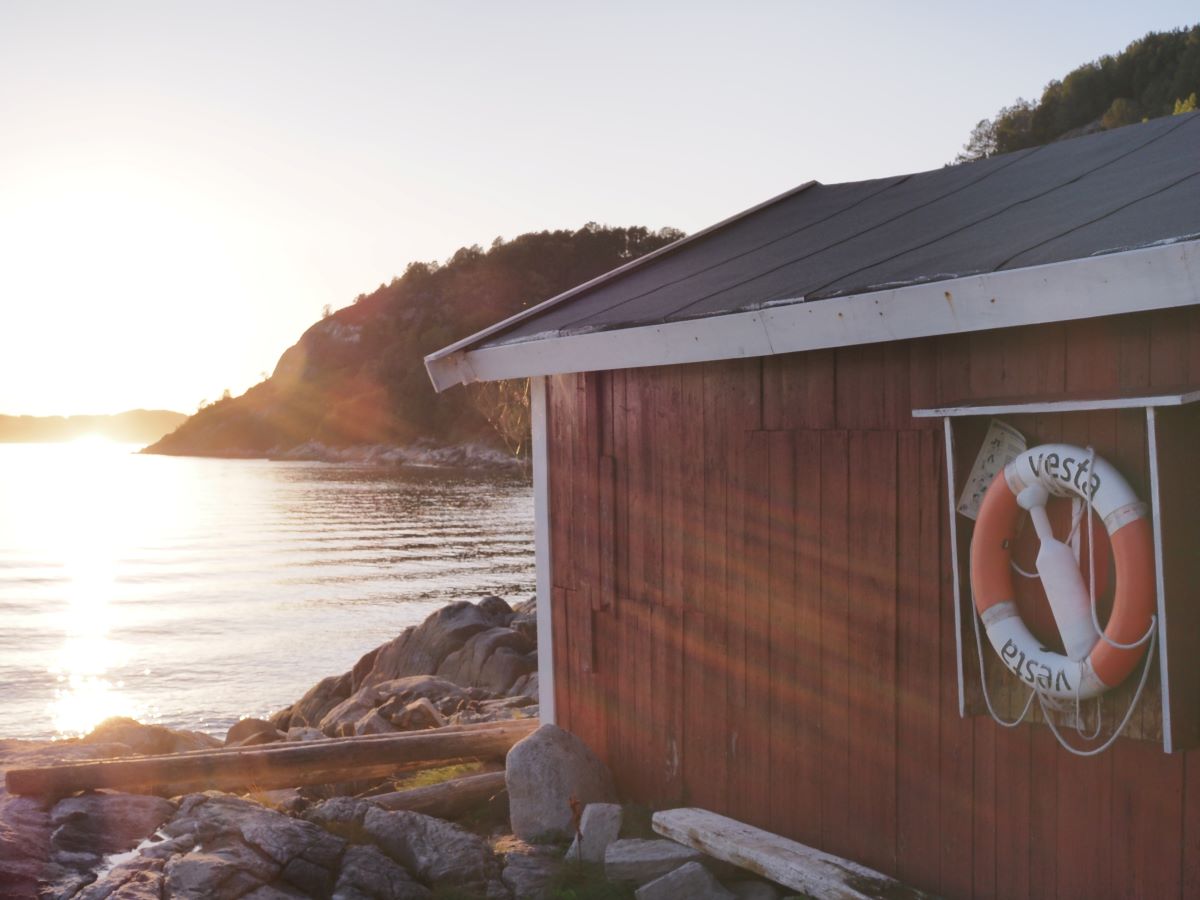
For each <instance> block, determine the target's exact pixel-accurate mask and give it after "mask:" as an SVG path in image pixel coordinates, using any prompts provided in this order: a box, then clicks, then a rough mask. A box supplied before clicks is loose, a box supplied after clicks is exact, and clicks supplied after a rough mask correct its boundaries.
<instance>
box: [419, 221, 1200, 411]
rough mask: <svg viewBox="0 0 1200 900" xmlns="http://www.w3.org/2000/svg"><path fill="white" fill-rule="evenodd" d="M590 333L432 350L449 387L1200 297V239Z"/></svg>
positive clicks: (960, 329)
mask: <svg viewBox="0 0 1200 900" xmlns="http://www.w3.org/2000/svg"><path fill="white" fill-rule="evenodd" d="M803 299H804V298H803V297H796V298H794V301H790V302H789V301H785V302H782V303H781V304H779V305H772V306H771V307H770V308H766V309H761V310H755V311H751V312H741V313H729V314H726V315H718V316H710V317H707V318H701V319H694V320H687V321H680V322H666V323H662V324H658V325H643V326H638V327H633V328H619V329H614V330H612V331H603V332H595V333H591V334H573V335H560V334H558V333H557V332H551V333H548V334H546V335H544V336H541V337H537V338H533V339H530V340H526V341H522V342H519V343H512V344H502V345H497V346H491V347H486V348H477V349H471V348H473V347H477V345H478V343H479V342H480V341H482V340H484V339H486V338H487V337H488V336H489V335H490V334H492V333H494V332H493V331H492V330H489V331H486V332H480V333H479V334H477V335H474V336H473V337H470V338H467V339H466V340H465V341H460V342H459V343H458V344H454V345H451V346H450V347H447V348H445V349H443V350H439V351H438V352H437V353H433V354H430V355H429V356H427V357H426V358H425V366H426V369H427V370H428V371H429V377H430V378H431V379H432V381H433V384H434V387H436V388H437V389H438V390H439V391H440V390H445V389H446V388H448V387H450V386H451V385H454V384H459V383H464V382H467V381H471V380H480V381H493V380H498V379H503V378H523V377H526V376H530V375H554V374H562V373H567V372H593V371H601V370H609V369H629V368H637V367H640V366H659V365H670V364H677V363H693V362H708V361H711V360H718V359H736V358H740V357H751V356H771V355H774V354H778V353H794V352H798V351H803V350H818V349H825V348H830V347H846V346H853V345H858V344H873V343H880V342H886V341H897V340H907V339H910V338H920V337H929V336H931V335H939V334H963V333H967V332H972V331H985V330H988V329H993V328H1010V327H1013V326H1017V325H1037V324H1045V323H1050V322H1069V321H1074V320H1077V319H1089V318H1095V317H1097V316H1111V315H1119V314H1122V313H1130V312H1140V311H1145V310H1153V309H1168V308H1171V307H1178V306H1190V305H1195V304H1200V241H1181V242H1179V243H1175V244H1166V245H1163V246H1156V247H1146V248H1143V249H1140V250H1127V251H1125V252H1122V253H1110V254H1108V255H1106V256H1097V257H1088V258H1086V259H1074V260H1067V261H1065V262H1059V263H1051V264H1048V265H1044V266H1030V267H1028V268H1024V269H1012V270H1007V271H1002V272H989V273H985V274H981V275H972V276H968V277H964V278H951V279H947V280H945V281H937V282H930V283H927V284H914V285H908V286H906V287H900V288H893V289H887V290H878V291H871V292H869V293H864V294H853V295H849V296H845V297H834V298H832V299H828V300H813V301H809V302H801V301H803Z"/></svg>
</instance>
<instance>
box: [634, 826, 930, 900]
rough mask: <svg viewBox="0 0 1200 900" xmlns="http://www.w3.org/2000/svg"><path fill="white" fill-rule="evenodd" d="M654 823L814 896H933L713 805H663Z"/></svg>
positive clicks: (890, 899) (854, 899) (860, 899)
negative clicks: (713, 809)
mask: <svg viewBox="0 0 1200 900" xmlns="http://www.w3.org/2000/svg"><path fill="white" fill-rule="evenodd" d="M652 824H653V827H654V830H655V831H656V832H658V833H659V834H661V835H662V836H663V837H668V838H670V839H671V840H673V841H677V842H678V843H680V844H684V845H685V846H688V847H694V848H695V849H697V850H700V851H703V852H704V853H707V854H708V855H709V856H713V857H716V858H717V859H722V860H725V861H726V862H730V863H733V864H734V865H735V866H741V867H742V868H743V869H749V870H750V871H751V872H754V873H755V874H758V875H762V876H763V877H764V878H769V879H770V880H771V881H775V882H778V883H779V884H782V885H786V886H787V887H790V888H793V889H795V890H797V891H800V892H801V893H803V894H811V895H812V896H814V897H827V898H832V900H872V898H879V897H886V898H887V900H925V898H928V897H929V896H930V895H928V894H925V893H922V892H921V891H918V890H917V889H915V888H911V887H909V886H907V885H905V884H901V883H900V882H899V881H896V879H894V878H891V877H889V876H887V875H884V874H883V873H882V872H876V871H875V870H873V869H868V868H867V867H866V866H860V865H859V864H858V863H854V862H850V860H847V859H842V858H841V857H840V856H834V855H833V854H831V853H822V852H821V851H820V850H815V849H813V848H812V847H807V846H805V845H804V844H800V843H797V842H796V841H793V840H789V839H788V838H785V837H782V836H780V835H778V834H771V833H770V832H769V831H763V830H762V829H761V828H755V827H753V826H751V825H746V824H745V823H743V822H738V821H737V820H736V819H730V818H727V817H725V816H719V815H717V814H716V813H711V812H708V811H707V810H703V809H668V810H663V811H662V812H657V813H655V814H654V817H653V819H652Z"/></svg>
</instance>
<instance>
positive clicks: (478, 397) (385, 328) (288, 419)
mask: <svg viewBox="0 0 1200 900" xmlns="http://www.w3.org/2000/svg"><path fill="white" fill-rule="evenodd" d="M681 236H682V232H679V231H676V230H675V229H671V228H664V229H661V230H659V231H651V230H649V229H647V228H642V227H632V228H609V227H602V226H598V225H596V224H594V223H589V224H588V225H586V226H584V227H583V228H581V229H579V230H578V231H574V232H571V231H542V232H536V233H530V234H524V235H521V236H520V237H518V238H514V239H513V240H511V241H501V240H499V239H497V240H496V241H495V242H494V243H493V244H492V246H491V248H490V249H488V250H486V251H485V250H483V249H482V248H480V247H478V246H474V247H464V248H462V249H460V250H459V251H458V252H457V253H455V254H454V255H453V256H452V257H450V259H448V260H447V261H446V262H445V263H444V264H441V265H438V264H436V263H422V262H414V263H410V264H409V265H408V268H406V269H405V271H404V274H403V275H402V276H400V277H399V278H395V279H393V281H392V283H391V284H387V285H380V286H379V288H378V289H377V290H375V291H374V292H373V293H371V294H365V295H360V296H359V297H358V298H357V299H356V300H355V301H354V303H353V304H352V305H351V306H347V307H346V308H344V309H339V310H337V311H336V312H331V313H330V314H329V315H327V316H326V317H325V318H323V319H322V320H321V321H319V322H317V323H316V324H315V325H313V326H312V327H311V328H309V329H308V331H306V332H305V333H304V334H303V336H301V338H300V340H299V341H298V342H297V343H296V344H295V345H294V346H293V347H291V348H289V349H288V350H287V351H286V352H285V353H284V354H283V356H282V357H280V359H279V362H278V364H277V365H276V367H275V371H274V373H273V374H272V375H271V377H270V378H268V379H267V380H266V381H263V382H261V383H260V384H258V385H255V386H254V387H252V388H251V389H250V390H248V391H247V392H246V393H245V394H243V395H241V396H240V397H225V398H223V399H221V400H218V401H217V402H216V403H213V404H211V405H209V406H206V407H204V408H203V409H201V410H199V411H198V412H197V413H196V414H195V415H194V416H192V417H191V418H190V419H188V421H187V422H185V423H184V424H183V425H182V426H180V427H179V428H178V429H177V430H176V431H174V432H173V433H171V434H169V435H167V436H166V437H164V438H163V439H162V440H160V441H159V442H158V443H157V444H154V445H153V446H152V447H150V448H147V452H151V453H167V454H177V455H200V456H293V457H295V456H317V457H320V456H323V455H324V456H330V457H331V458H338V455H337V452H336V451H338V450H343V449H346V448H363V447H378V446H381V445H386V446H393V447H403V446H410V445H414V444H419V445H427V446H428V445H432V446H448V445H461V444H470V443H476V444H484V445H489V446H493V447H497V448H500V449H506V450H508V451H513V452H515V451H517V450H518V449H519V444H520V441H521V435H523V433H524V429H525V425H524V422H523V421H521V417H520V413H521V411H522V410H523V405H522V404H521V402H520V397H519V389H518V391H517V396H516V398H515V402H509V400H510V398H512V397H513V394H512V391H511V390H509V391H507V392H506V391H505V389H504V388H497V387H491V388H488V387H477V388H472V389H468V390H462V389H456V390H453V391H449V392H448V393H446V394H443V395H437V394H435V393H434V392H433V388H432V387H431V385H430V382H429V377H428V376H427V375H426V373H425V367H424V364H423V358H424V356H425V355H426V354H428V353H431V352H432V351H434V350H437V349H439V348H441V347H444V346H445V345H447V344H449V343H452V342H453V341H455V340H457V339H458V338H461V337H465V336H467V335H469V334H472V333H474V332H475V331H478V330H479V329H481V328H483V327H485V326H487V325H490V324H492V323H493V322H496V321H498V320H500V319H503V318H505V317H507V316H510V315H513V314H514V313H516V312H519V311H520V310H521V309H523V308H525V307H527V306H529V305H532V304H535V303H538V302H540V301H542V300H545V299H547V298H549V297H552V296H554V295H555V294H558V293H561V292H562V291H565V290H567V289H568V288H571V287H574V286H575V285H577V284H579V283H581V282H583V281H587V280H588V279H590V278H594V277H595V276H597V275H600V274H602V273H604V272H607V271H609V270H610V269H613V268H616V267H617V266H620V265H622V264H624V263H626V262H628V261H629V260H631V259H634V258H636V257H638V256H642V255H643V254H645V253H648V252H650V251H652V250H656V249H658V248H659V247H662V246H664V245H666V244H668V243H670V242H671V241H673V240H675V239H677V238H679V237H681ZM514 412H515V413H516V416H515V418H516V421H513V420H512V419H513V417H514V416H513V414H514ZM489 419H491V420H492V421H493V422H495V425H496V426H499V428H497V427H495V426H494V425H493V424H489ZM502 433H503V434H502ZM330 451H333V452H330Z"/></svg>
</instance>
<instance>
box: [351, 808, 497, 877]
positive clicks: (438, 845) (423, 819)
mask: <svg viewBox="0 0 1200 900" xmlns="http://www.w3.org/2000/svg"><path fill="white" fill-rule="evenodd" d="M363 827H364V829H365V831H366V833H367V834H368V835H370V837H371V839H372V840H373V841H374V842H375V843H376V844H378V845H379V847H380V849H382V850H383V852H384V853H386V854H387V855H388V856H390V857H391V858H392V859H394V860H395V861H396V862H398V863H400V864H401V865H402V866H404V867H405V868H406V869H408V871H409V872H411V873H412V874H413V875H414V876H416V877H417V878H418V879H419V880H421V881H423V882H426V883H427V884H433V885H438V884H445V885H465V884H471V883H480V884H481V883H485V882H487V881H488V880H490V879H491V878H492V877H493V876H494V875H495V874H496V870H497V868H498V867H497V866H496V862H495V860H494V859H493V857H492V853H491V850H490V849H489V848H488V845H487V844H486V843H484V841H483V839H482V838H479V837H477V836H476V835H473V834H471V833H470V832H469V831H465V830H463V829H462V828H459V827H458V826H457V825H453V824H451V823H449V822H443V821H442V820H441V819H435V818H433V817H432V816H426V815H422V814H421V813H415V812H407V811H400V812H387V811H385V810H382V809H378V808H372V809H369V810H367V813H366V816H365V817H364V818H363Z"/></svg>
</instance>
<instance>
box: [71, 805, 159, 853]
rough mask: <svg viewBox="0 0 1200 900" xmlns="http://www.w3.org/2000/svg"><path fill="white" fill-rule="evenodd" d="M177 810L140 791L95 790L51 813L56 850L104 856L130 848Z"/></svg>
mask: <svg viewBox="0 0 1200 900" xmlns="http://www.w3.org/2000/svg"><path fill="white" fill-rule="evenodd" d="M174 812H175V804H174V803H172V802H171V801H169V800H164V799H162V798H161V797H148V796H144V795H141V794H117V793H94V794H83V795H82V796H79V797H69V798H67V799H66V800H61V801H59V802H58V803H57V804H56V805H55V806H54V808H53V809H52V810H51V812H50V823H51V825H53V826H54V827H55V831H54V834H53V835H52V837H51V846H52V847H53V848H54V850H55V851H56V852H57V851H60V850H61V851H67V852H72V853H94V854H100V855H105V854H109V853H121V852H123V851H125V850H131V849H133V848H134V847H136V846H137V845H138V844H139V843H140V842H141V841H143V840H145V839H146V838H147V837H149V836H150V835H151V834H153V833H154V830H155V829H156V828H158V826H159V825H161V824H162V823H163V822H165V821H166V820H167V819H168V818H169V817H170V816H171V815H173V814H174Z"/></svg>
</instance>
